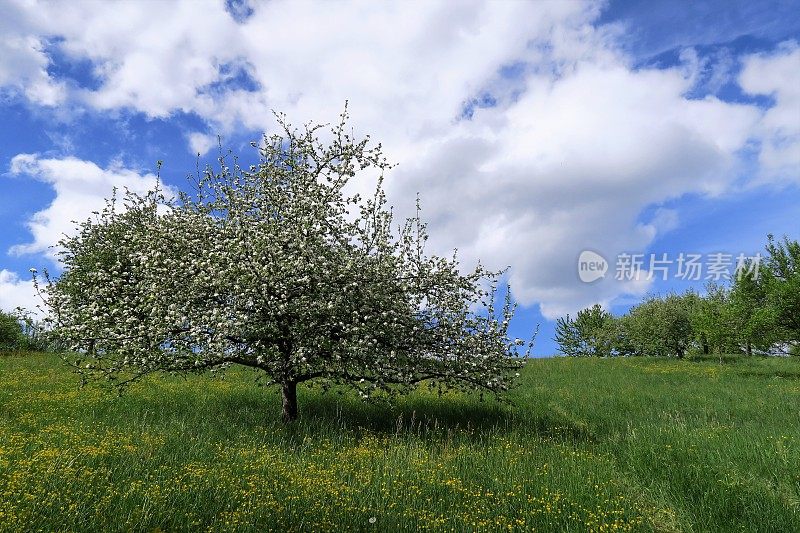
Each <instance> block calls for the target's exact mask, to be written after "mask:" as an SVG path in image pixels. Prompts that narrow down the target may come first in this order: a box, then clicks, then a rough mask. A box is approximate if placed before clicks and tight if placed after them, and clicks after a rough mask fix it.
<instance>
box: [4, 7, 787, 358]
mask: <svg viewBox="0 0 800 533" xmlns="http://www.w3.org/2000/svg"><path fill="white" fill-rule="evenodd" d="M0 11H2V14H3V17H0V19H2V21H1V22H0V120H2V127H0V227H2V228H3V229H2V231H0V308H5V309H11V308H13V307H15V306H17V305H24V306H28V307H30V306H31V305H33V304H34V303H35V299H34V298H33V296H32V292H31V287H30V283H29V274H28V269H29V268H31V267H37V268H40V269H41V268H43V267H48V268H50V269H51V270H55V271H57V270H58V264H57V261H56V260H55V259H54V257H53V249H51V248H49V247H50V246H51V245H53V244H55V242H56V241H57V239H58V237H59V235H60V234H61V233H63V232H69V231H70V229H71V225H70V224H69V221H70V220H73V219H82V218H85V217H86V216H88V214H89V213H90V212H91V211H92V210H93V209H96V208H97V207H98V202H102V199H103V198H104V197H105V196H107V195H108V194H109V193H110V190H111V187H113V186H115V185H116V186H129V187H132V188H133V189H135V190H144V189H146V188H147V187H148V186H150V185H151V184H152V180H153V172H154V171H155V164H156V161H158V160H163V161H164V167H163V169H162V176H163V178H164V180H165V182H166V183H167V184H168V185H171V186H173V187H181V186H182V185H183V177H184V176H185V175H186V174H188V173H190V172H192V170H193V169H194V168H195V165H196V163H197V154H198V153H200V154H201V155H200V161H201V162H202V163H205V162H208V161H212V160H213V158H214V154H215V150H216V148H215V147H216V144H217V141H216V136H217V135H220V136H222V138H223V145H224V147H225V148H226V149H227V148H230V149H232V150H233V151H234V152H237V153H240V154H242V155H243V157H245V158H247V157H252V155H253V154H252V153H250V152H249V151H248V150H249V149H248V142H249V141H250V140H254V139H257V138H258V137H259V135H260V132H263V131H269V129H270V128H272V127H273V126H274V122H273V120H272V115H271V112H270V110H271V109H275V110H281V111H284V112H286V113H287V114H288V116H289V117H290V119H292V120H293V121H294V122H296V123H301V122H303V121H306V120H310V119H313V120H318V121H329V120H332V119H334V118H335V117H336V115H337V114H338V113H339V112H340V111H341V108H342V105H343V103H344V101H345V100H349V102H350V110H351V114H352V117H353V122H354V126H355V127H356V128H357V129H358V131H359V132H364V133H366V132H368V133H371V134H372V135H373V137H374V138H376V139H380V140H382V141H383V143H384V146H385V147H386V148H387V151H388V153H389V155H390V157H391V158H392V159H393V160H394V161H396V162H398V163H399V166H398V167H397V168H396V169H395V170H394V171H393V173H392V175H390V176H389V178H388V180H387V187H388V189H389V191H388V192H389V198H390V201H391V202H392V203H393V204H394V205H395V206H396V207H397V210H398V212H400V213H401V214H402V213H407V212H409V209H410V206H411V205H412V203H413V199H414V198H415V196H416V193H417V192H419V193H420V195H421V198H422V202H423V208H424V211H423V216H424V217H425V218H427V219H428V220H429V221H430V231H431V233H432V239H431V248H432V250H431V251H434V252H439V253H447V251H448V250H452V248H454V247H458V248H459V251H460V253H461V257H462V259H463V261H464V263H465V264H470V263H471V262H474V261H475V260H477V259H478V258H480V259H482V260H483V261H484V262H485V263H487V264H489V265H490V266H492V267H504V266H506V265H510V266H511V271H510V272H511V274H510V277H509V279H510V281H511V283H512V287H513V291H514V294H515V295H516V296H517V298H518V300H519V303H520V306H521V307H520V311H519V313H518V316H517V319H516V320H515V323H514V326H513V329H514V331H513V333H514V334H515V335H518V336H527V332H528V331H530V330H531V329H532V328H533V327H534V326H535V325H536V324H540V325H541V328H540V335H539V338H538V341H537V346H536V350H535V351H536V353H537V354H540V355H541V354H550V353H553V352H554V351H555V349H556V347H555V345H554V343H553V342H552V330H553V323H554V322H553V320H554V318H555V317H557V316H560V315H562V314H564V313H567V312H574V311H575V310H577V309H580V308H582V307H584V306H586V305H590V304H592V303H595V302H599V303H602V304H603V305H605V306H606V307H607V308H609V309H611V310H612V311H614V312H616V313H621V312H624V311H625V310H626V309H627V308H628V307H629V306H630V305H632V304H633V303H635V302H636V301H638V300H639V299H640V298H641V297H642V296H643V295H645V294H647V293H648V292H664V291H667V290H684V289H685V288H688V287H692V286H693V287H696V288H701V287H702V284H703V281H702V280H699V281H694V282H690V281H685V280H676V279H674V278H671V279H668V280H667V281H661V280H647V279H645V277H642V278H641V279H637V280H632V281H628V282H622V281H618V280H615V279H613V268H614V261H615V257H616V256H617V255H618V254H620V253H625V252H627V253H641V254H645V256H647V255H649V254H652V253H656V254H659V255H660V254H668V256H669V257H670V258H676V257H677V256H678V254H680V253H682V252H683V253H700V254H709V253H714V252H723V253H729V254H734V255H735V254H739V253H746V254H754V253H757V252H758V251H760V250H761V249H762V247H763V245H764V242H765V240H766V234H767V233H775V234H778V235H781V234H788V235H790V236H793V237H794V238H797V237H798V236H800V217H798V209H797V205H798V203H799V202H800V45H798V43H799V42H800V17H797V15H796V13H797V12H798V11H800V3H798V2H752V1H750V2H744V1H742V2H738V1H719V2H703V3H700V2H674V1H658V2H633V1H611V2H585V3H584V2H572V1H570V2H530V3H524V2H517V3H512V2H506V3H482V2H474V3H469V4H468V3H453V2H441V3H437V2H427V3H425V4H408V3H374V2H372V3H369V2H341V3H335V4H334V3H324V4H321V3H318V4H314V3H297V2H295V3H285V2H281V1H277V0H276V1H272V2H267V3H253V4H252V5H250V4H248V3H247V2H222V1H220V2H206V3H203V4H202V6H201V3H200V2H193V1H184V2H180V1H178V2H172V3H167V2H132V1H131V2H123V3H119V4H115V5H113V6H110V5H104V4H96V3H88V2H87V3H80V2H76V3H73V4H70V7H69V8H68V9H64V7H63V5H62V6H54V5H52V4H46V3H44V4H38V3H36V2H33V3H30V2H22V1H17V0H5V1H0ZM367 181H368V180H367ZM367 185H368V183H367V184H365V185H364V186H365V187H366V186H367ZM587 249H590V250H594V251H596V252H598V253H600V254H601V255H603V256H604V257H605V258H606V259H607V260H608V261H609V263H611V269H612V271H610V272H609V273H608V274H607V276H606V277H605V278H604V279H601V280H598V281H596V282H594V283H589V284H587V283H582V282H581V281H580V280H579V277H578V273H577V257H578V255H579V254H580V252H581V251H583V250H587Z"/></svg>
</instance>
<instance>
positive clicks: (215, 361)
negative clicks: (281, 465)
mask: <svg viewBox="0 0 800 533" xmlns="http://www.w3.org/2000/svg"><path fill="white" fill-rule="evenodd" d="M278 120H279V124H280V126H281V128H280V133H279V134H276V135H272V136H266V135H265V137H264V142H263V145H261V147H260V148H259V152H260V159H259V164H258V165H254V166H251V167H249V169H243V168H240V167H239V165H238V163H236V161H234V162H233V163H231V164H229V162H228V161H226V158H225V157H220V167H219V169H218V170H214V169H212V168H208V169H206V170H205V172H202V173H198V175H197V177H196V178H197V179H196V182H194V184H193V185H194V187H193V190H192V191H191V192H190V193H181V194H180V195H179V196H178V197H177V198H167V197H166V195H165V194H164V192H163V190H161V189H160V188H157V189H155V190H153V191H151V192H150V193H148V194H146V195H136V194H133V193H127V194H126V195H125V197H124V200H123V201H122V203H123V204H124V209H120V208H119V203H120V202H118V201H117V200H115V198H111V199H109V200H108V201H107V203H106V207H105V209H103V210H102V211H100V212H98V213H96V216H95V217H94V218H92V219H90V220H87V221H86V222H84V223H82V224H80V225H79V227H78V232H77V233H76V235H75V236H74V237H68V238H65V239H64V240H62V242H61V243H60V246H61V249H62V252H61V260H62V262H63V266H64V270H63V273H62V274H61V276H60V277H58V278H57V279H53V278H51V277H50V276H48V275H47V273H45V280H44V282H43V283H42V284H41V293H42V295H43V298H44V301H45V303H46V304H47V307H48V308H49V314H50V317H51V320H52V321H53V326H54V328H53V330H54V332H55V334H56V335H57V336H58V337H59V338H60V340H61V341H62V342H64V343H66V345H68V346H70V347H71V348H72V351H70V352H69V354H70V355H67V356H65V357H66V358H67V360H68V362H69V363H70V364H72V365H73V366H74V367H75V368H76V369H77V370H78V371H79V372H80V373H81V374H82V375H83V377H84V379H87V378H90V377H106V378H108V379H110V380H112V382H114V383H117V384H118V385H124V384H126V383H130V382H131V381H133V380H136V379H138V378H140V377H141V376H144V375H146V374H148V373H151V372H155V371H166V372H174V373H185V372H201V371H205V370H219V369H224V368H227V367H228V366H230V365H232V364H239V365H245V366H248V367H253V368H256V369H260V370H261V371H263V372H264V373H265V375H266V378H267V380H268V381H269V382H270V383H275V384H277V385H279V386H280V388H281V391H282V395H283V419H284V420H285V421H291V420H294V419H295V418H296V417H297V414H298V407H297V385H298V384H299V383H302V382H307V381H309V380H316V381H319V382H320V383H321V384H322V386H323V387H329V386H331V385H332V384H343V385H346V386H349V387H352V388H354V389H355V390H356V391H357V392H358V393H359V394H360V395H361V396H362V397H364V398H369V397H370V396H372V395H373V394H375V393H376V392H378V391H383V392H386V393H389V394H394V393H397V392H402V391H407V390H409V389H410V388H413V387H414V386H416V385H417V384H419V383H420V382H426V383H427V384H428V385H429V386H431V387H435V388H438V389H439V390H443V389H446V388H452V387H459V388H465V389H478V390H481V391H488V392H492V393H500V392H502V391H504V390H506V389H507V388H508V386H509V384H510V382H511V380H512V379H513V378H514V376H515V375H518V374H516V370H518V368H519V367H520V365H521V359H520V358H519V356H520V355H521V354H519V352H518V350H519V346H521V345H522V344H523V343H522V342H521V341H519V340H512V339H510V338H509V337H508V325H509V321H510V319H511V317H512V315H513V312H514V306H513V304H512V303H511V300H510V298H509V297H508V296H506V298H505V301H504V303H503V304H502V305H498V306H497V308H496V307H495V296H494V295H495V294H496V292H497V291H496V287H497V283H498V281H499V276H500V273H498V272H489V271H487V270H485V269H484V268H483V267H481V266H478V267H477V268H476V269H475V270H474V271H471V272H469V273H467V274H464V273H462V272H461V271H460V269H459V265H458V261H457V259H456V257H455V254H454V256H453V258H452V259H447V258H442V257H436V256H432V255H427V254H426V252H425V249H424V244H425V241H426V239H427V235H426V230H425V225H424V224H423V223H422V222H421V221H420V218H419V209H418V210H417V216H416V217H414V218H412V219H410V220H407V221H405V222H404V223H401V224H396V223H395V222H394V221H393V216H392V210H391V209H390V208H388V207H387V205H386V204H387V203H386V198H385V195H384V192H383V188H382V185H381V184H382V180H383V174H384V172H385V171H387V170H388V169H389V168H390V165H389V164H388V163H387V162H386V159H385V157H384V156H383V154H382V152H381V147H380V145H373V144H372V143H371V141H370V139H369V138H368V137H367V138H364V139H355V138H354V137H353V136H352V135H351V134H349V133H348V132H347V130H346V127H345V125H346V122H347V113H346V111H345V113H343V114H342V116H341V120H340V121H339V123H338V124H337V125H335V126H333V127H332V128H331V131H330V135H328V137H327V139H328V140H326V142H324V143H323V142H321V141H320V138H319V137H320V135H319V134H320V133H321V132H325V131H326V130H323V129H321V128H323V126H320V125H308V126H306V127H304V128H302V129H295V128H293V127H292V126H291V125H290V124H288V122H287V121H286V120H285V117H283V116H282V115H278ZM369 170H371V171H373V172H374V173H375V174H376V175H379V176H380V177H379V180H378V187H377V189H376V192H375V194H374V196H371V197H369V198H367V199H362V198H361V197H360V196H359V195H358V194H350V193H348V192H347V189H346V185H347V184H348V182H349V181H350V180H351V179H352V178H353V177H355V176H356V174H357V173H360V172H361V171H369ZM525 355H527V354H525Z"/></svg>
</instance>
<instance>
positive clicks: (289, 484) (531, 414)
mask: <svg viewBox="0 0 800 533" xmlns="http://www.w3.org/2000/svg"><path fill="white" fill-rule="evenodd" d="M254 378H255V375H254V374H253V373H252V372H250V371H248V370H242V369H237V370H231V371H229V372H228V373H227V375H226V376H225V378H224V379H219V378H213V377H211V376H191V377H189V378H185V379H184V378H180V377H169V376H153V377H151V378H149V379H147V380H145V381H143V382H141V383H139V384H137V385H135V386H133V387H132V388H131V389H130V390H128V391H127V393H126V394H125V395H123V396H121V397H118V396H117V395H115V394H114V393H110V392H108V391H106V390H105V389H103V388H101V387H99V386H96V385H95V386H91V385H90V386H88V387H86V388H84V389H82V390H79V389H78V387H77V378H76V377H75V376H74V375H73V374H71V373H70V372H69V371H68V370H67V369H66V368H65V367H64V366H63V365H62V363H61V362H60V361H59V360H58V359H57V358H56V357H54V356H52V355H39V354H28V355H25V356H20V355H13V356H12V355H8V356H0V531H14V532H16V531H205V530H207V531H270V530H274V531H327V530H345V531H416V530H432V531H459V532H460V531H504V530H506V531H512V530H513V531H532V530H539V531H617V530H620V531H765V532H766V531H769V532H790V531H800V358H793V359H785V358H784V359H778V358H769V359H767V358H749V359H748V358H742V357H739V358H733V357H731V358H725V359H723V361H722V362H720V361H719V360H718V359H705V360H687V361H676V360H668V359H644V358H639V359H611V360H601V359H566V358H556V359H547V360H534V361H531V362H530V363H529V364H528V366H527V367H526V368H525V370H524V371H523V373H522V377H521V379H520V383H519V385H518V387H517V388H515V389H514V390H513V391H512V392H511V393H509V395H508V399H509V400H510V403H509V404H507V405H506V404H499V403H497V402H495V401H493V400H487V401H483V402H481V401H480V399H479V398H478V397H477V396H472V395H465V394H449V395H446V396H444V397H439V396H437V395H436V394H434V393H430V392H428V391H427V390H420V391H418V392H416V393H414V394H412V395H410V396H408V397H405V398H402V399H400V400H399V401H397V402H395V403H394V404H392V405H389V404H378V405H373V404H364V403H361V402H360V401H359V400H357V399H356V398H355V397H354V396H351V395H349V394H337V393H335V392H334V393H331V392H329V393H327V394H322V393H321V391H319V390H318V389H308V388H302V389H301V391H300V409H301V415H300V416H301V420H300V421H299V422H297V423H295V424H291V425H283V424H282V423H281V422H279V420H278V418H279V415H280V398H279V397H278V394H277V392H276V391H275V390H274V389H270V388H263V387H258V386H256V385H255V384H254Z"/></svg>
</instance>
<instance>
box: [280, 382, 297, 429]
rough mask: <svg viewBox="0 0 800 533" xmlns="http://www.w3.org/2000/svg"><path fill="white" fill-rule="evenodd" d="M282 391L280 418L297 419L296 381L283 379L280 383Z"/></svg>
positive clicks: (289, 420)
mask: <svg viewBox="0 0 800 533" xmlns="http://www.w3.org/2000/svg"><path fill="white" fill-rule="evenodd" d="M281 389H282V393H283V414H282V415H281V419H282V420H283V421H284V422H293V421H295V420H297V382H296V381H284V382H283V383H282V384H281Z"/></svg>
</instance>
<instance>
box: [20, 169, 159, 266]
mask: <svg viewBox="0 0 800 533" xmlns="http://www.w3.org/2000/svg"><path fill="white" fill-rule="evenodd" d="M10 173H11V175H13V176H29V177H31V178H34V179H38V180H41V181H43V182H45V183H48V184H49V185H50V186H51V187H52V188H53V189H54V191H55V193H56V196H55V199H54V200H53V201H52V203H51V204H50V205H49V206H47V207H46V208H45V209H43V210H41V211H38V212H37V213H35V214H34V215H33V217H32V218H31V219H30V220H29V221H28V223H27V225H28V229H29V230H30V232H31V234H32V235H33V240H32V241H31V242H28V243H24V244H18V245H16V246H14V247H12V248H11V250H10V253H12V254H16V255H22V254H34V253H45V254H47V255H48V256H50V257H51V258H54V257H55V249H54V246H55V245H56V244H57V243H58V241H59V240H60V239H61V237H62V236H63V235H64V234H65V233H67V234H69V233H71V232H72V230H73V229H74V226H75V224H74V222H73V221H80V220H85V219H86V218H88V217H89V216H90V215H91V212H92V211H98V210H100V209H102V208H103V206H104V205H105V199H106V198H110V197H111V193H112V191H113V189H114V188H115V187H116V188H117V189H118V190H119V191H120V192H124V190H125V189H128V190H130V191H132V192H136V193H144V192H146V191H148V190H151V189H152V188H153V187H154V186H155V185H156V179H157V178H156V176H155V175H153V174H144V175H141V174H138V173H137V172H134V171H132V170H128V169H123V168H107V169H103V168H100V167H99V166H97V165H96V164H95V163H92V162H91V161H83V160H81V159H76V158H74V157H65V158H61V159H55V158H43V157H41V156H39V155H37V154H18V155H16V156H14V157H13V158H12V159H11V168H10Z"/></svg>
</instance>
